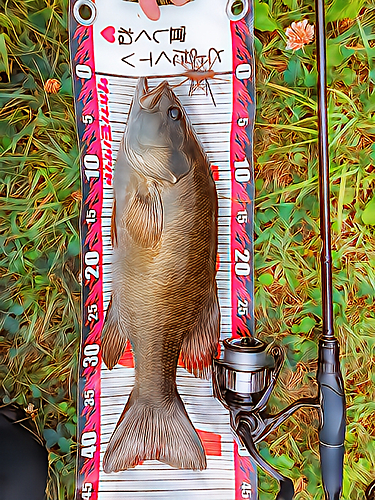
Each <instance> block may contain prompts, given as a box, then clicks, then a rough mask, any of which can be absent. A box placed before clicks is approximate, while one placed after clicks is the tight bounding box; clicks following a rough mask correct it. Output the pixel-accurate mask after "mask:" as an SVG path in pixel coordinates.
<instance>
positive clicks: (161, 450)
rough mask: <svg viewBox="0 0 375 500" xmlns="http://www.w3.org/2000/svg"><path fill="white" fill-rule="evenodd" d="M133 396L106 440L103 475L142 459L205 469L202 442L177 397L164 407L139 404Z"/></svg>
mask: <svg viewBox="0 0 375 500" xmlns="http://www.w3.org/2000/svg"><path fill="white" fill-rule="evenodd" d="M133 394H134V391H133V393H132V394H131V395H130V397H129V400H128V403H127V405H126V407H125V410H124V412H123V413H122V415H121V417H120V419H119V421H118V423H117V425H116V428H115V430H114V432H113V434H112V436H111V439H110V440H109V443H108V446H107V449H106V451H105V454H104V459H103V469H104V472H106V473H110V472H118V471H121V470H127V469H130V468H132V467H135V466H136V465H138V464H140V463H142V462H143V461H144V460H159V461H161V462H164V463H167V464H169V465H170V466H171V467H175V468H178V469H194V470H202V469H205V468H206V456H205V453H204V449H203V445H202V442H201V440H200V438H199V436H198V434H197V432H196V430H195V429H194V427H193V425H192V423H191V422H190V420H189V417H188V416H187V413H186V411H185V408H184V406H183V403H182V401H181V400H180V398H179V397H175V398H174V399H173V401H171V402H170V403H171V404H170V405H169V406H168V408H166V407H164V406H162V405H161V406H159V407H158V406H157V405H150V404H149V402H148V401H144V402H143V403H142V402H141V401H140V400H138V399H135V398H134V396H133ZM133 399H135V400H134V401H133Z"/></svg>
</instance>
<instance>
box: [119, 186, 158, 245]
mask: <svg viewBox="0 0 375 500" xmlns="http://www.w3.org/2000/svg"><path fill="white" fill-rule="evenodd" d="M124 218H125V227H126V229H127V231H128V233H129V235H130V236H131V237H132V239H133V240H134V241H135V242H136V243H137V244H138V245H140V246H141V247H144V248H152V247H154V246H155V245H157V243H158V242H159V241H160V238H161V234H162V230H163V202H162V200H161V196H160V193H159V190H158V188H157V186H156V185H155V184H154V183H152V184H151V185H150V186H148V190H147V191H146V193H145V194H143V193H140V192H139V190H138V191H136V193H135V194H134V196H133V197H132V199H131V200H130V202H129V204H128V207H127V209H126V212H125V214H124Z"/></svg>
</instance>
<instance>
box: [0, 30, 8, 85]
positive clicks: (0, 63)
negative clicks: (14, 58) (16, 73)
mask: <svg viewBox="0 0 375 500" xmlns="http://www.w3.org/2000/svg"><path fill="white" fill-rule="evenodd" d="M0 71H5V72H6V74H7V76H8V79H9V80H10V71H9V63H8V50H7V46H6V44H5V34H4V33H0Z"/></svg>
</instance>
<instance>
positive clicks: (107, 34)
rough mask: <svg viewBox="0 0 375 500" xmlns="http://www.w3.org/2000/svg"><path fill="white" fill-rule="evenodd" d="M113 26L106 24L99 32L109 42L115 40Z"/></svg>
mask: <svg viewBox="0 0 375 500" xmlns="http://www.w3.org/2000/svg"><path fill="white" fill-rule="evenodd" d="M115 31H116V30H115V28H114V27H113V26H107V27H106V28H104V30H103V31H101V32H100V34H101V35H102V37H103V38H105V39H106V40H107V42H109V43H114V42H115V40H116V39H115Z"/></svg>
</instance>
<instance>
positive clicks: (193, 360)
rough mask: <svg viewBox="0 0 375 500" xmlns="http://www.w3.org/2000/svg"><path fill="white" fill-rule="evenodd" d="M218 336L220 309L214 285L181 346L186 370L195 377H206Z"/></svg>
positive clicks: (215, 349) (209, 369) (209, 370)
mask: <svg viewBox="0 0 375 500" xmlns="http://www.w3.org/2000/svg"><path fill="white" fill-rule="evenodd" d="M219 337H220V309H219V302H218V298H217V293H216V286H215V288H214V290H213V291H212V293H211V294H209V300H208V301H207V303H206V307H205V308H204V309H203V311H202V313H201V314H200V315H198V317H197V321H196V323H195V325H194V327H193V329H192V330H191V331H190V332H189V333H188V334H187V335H186V336H185V338H184V340H183V343H182V347H181V359H182V362H183V364H184V365H185V368H186V370H187V371H188V372H190V373H192V374H193V375H195V376H196V377H200V378H208V376H209V375H210V373H211V369H212V358H213V356H214V355H215V354H216V351H217V346H218V342H219Z"/></svg>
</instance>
